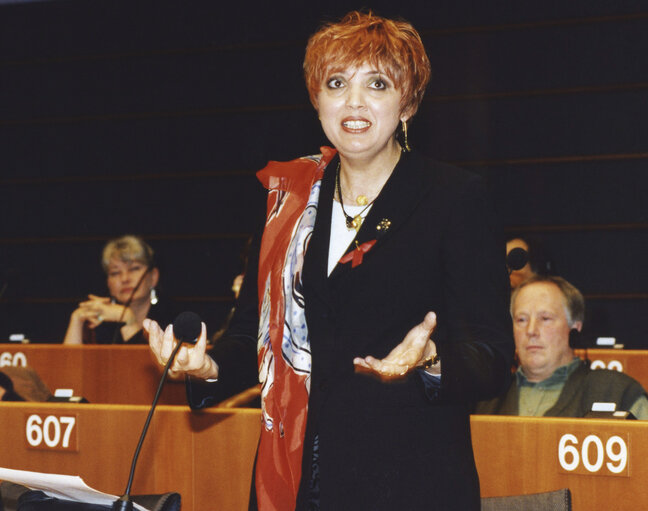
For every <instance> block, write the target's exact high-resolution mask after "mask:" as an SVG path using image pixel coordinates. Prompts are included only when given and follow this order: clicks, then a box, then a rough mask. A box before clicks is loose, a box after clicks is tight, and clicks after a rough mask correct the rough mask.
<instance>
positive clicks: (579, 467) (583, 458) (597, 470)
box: [557, 433, 630, 477]
mask: <svg viewBox="0 0 648 511" xmlns="http://www.w3.org/2000/svg"><path fill="white" fill-rule="evenodd" d="M557 453H558V471H559V472H563V473H568V474H582V475H602V476H621V477H629V476H630V461H629V460H630V441H629V438H628V434H627V433H626V434H622V435H615V434H597V435H592V434H590V435H587V434H580V433H579V434H572V433H565V434H562V435H559V436H558V448H557Z"/></svg>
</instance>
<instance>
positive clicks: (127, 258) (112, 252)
mask: <svg viewBox="0 0 648 511" xmlns="http://www.w3.org/2000/svg"><path fill="white" fill-rule="evenodd" d="M153 256H154V252H153V249H152V248H151V247H150V246H149V244H148V243H146V242H145V241H144V240H143V239H142V238H140V237H139V236H133V235H132V234H127V235H126V236H122V237H120V238H115V239H113V240H110V241H109V242H108V243H106V246H105V247H104V249H103V252H102V255H101V266H102V267H103V269H104V271H105V272H106V273H108V265H109V264H110V260H111V259H119V260H120V261H123V262H125V263H127V262H133V261H136V262H138V263H142V264H144V265H145V266H147V267H149V268H151V267H153V266H154V261H153Z"/></svg>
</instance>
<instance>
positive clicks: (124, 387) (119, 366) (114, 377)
mask: <svg viewBox="0 0 648 511" xmlns="http://www.w3.org/2000/svg"><path fill="white" fill-rule="evenodd" d="M25 361H26V363H27V365H28V366H30V367H32V368H33V369H34V370H35V371H36V372H37V373H38V375H39V376H40V377H41V379H42V380H43V381H44V382H45V383H46V384H47V386H48V387H49V388H50V390H51V391H52V393H54V391H55V390H56V389H59V388H62V389H72V390H74V395H75V396H82V397H85V398H86V399H87V400H88V401H90V402H91V403H109V404H150V403H152V402H153V396H154V395H155V391H156V390H157V387H158V382H159V380H160V377H161V376H162V368H161V367H160V366H158V365H157V364H156V363H155V361H154V359H153V355H152V354H151V353H150V350H149V347H148V345H147V346H62V345H40V346H30V345H9V344H2V345H0V364H2V365H23V364H24V362H25ZM160 403H161V404H177V405H184V404H185V403H186V397H185V386H184V380H181V381H167V383H166V385H165V387H164V389H163V391H162V395H161V397H160Z"/></svg>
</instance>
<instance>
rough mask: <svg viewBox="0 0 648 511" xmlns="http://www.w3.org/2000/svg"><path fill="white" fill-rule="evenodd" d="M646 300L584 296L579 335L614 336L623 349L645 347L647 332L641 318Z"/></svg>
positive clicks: (646, 308)
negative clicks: (582, 318) (581, 331)
mask: <svg viewBox="0 0 648 511" xmlns="http://www.w3.org/2000/svg"><path fill="white" fill-rule="evenodd" d="M646 316H648V300H585V326H584V328H583V337H584V338H586V339H588V340H593V339H596V337H616V339H617V343H619V344H623V345H624V346H625V348H626V349H642V350H645V349H648V332H647V331H646V328H645V325H644V324H643V322H642V321H641V318H645V317H646Z"/></svg>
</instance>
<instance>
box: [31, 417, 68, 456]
mask: <svg viewBox="0 0 648 511" xmlns="http://www.w3.org/2000/svg"><path fill="white" fill-rule="evenodd" d="M25 440H26V441H27V448H28V449H38V450H45V451H49V450H55V451H78V446H77V434H76V416H65V415H47V416H46V417H42V416H40V415H37V414H31V415H28V416H26V419H25Z"/></svg>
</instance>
